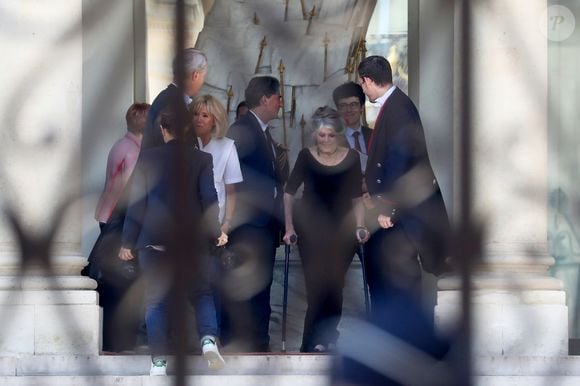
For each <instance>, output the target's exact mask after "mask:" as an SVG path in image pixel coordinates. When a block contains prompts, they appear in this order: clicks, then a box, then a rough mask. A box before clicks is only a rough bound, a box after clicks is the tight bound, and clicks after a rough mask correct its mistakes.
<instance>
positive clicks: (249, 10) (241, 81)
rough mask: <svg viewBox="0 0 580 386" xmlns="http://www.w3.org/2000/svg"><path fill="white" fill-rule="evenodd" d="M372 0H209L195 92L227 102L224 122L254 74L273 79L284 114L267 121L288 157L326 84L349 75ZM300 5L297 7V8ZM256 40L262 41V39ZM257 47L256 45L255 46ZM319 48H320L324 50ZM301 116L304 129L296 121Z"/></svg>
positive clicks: (302, 138) (322, 99) (303, 137)
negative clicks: (205, 63)
mask: <svg viewBox="0 0 580 386" xmlns="http://www.w3.org/2000/svg"><path fill="white" fill-rule="evenodd" d="M375 3H376V1H374V0H373V1H353V0H333V1H324V0H316V1H312V0H304V1H298V0H296V1H287V2H286V1H281V0H278V1H271V0H246V1H229V0H216V1H215V2H214V4H213V7H212V8H211V10H210V11H209V13H208V14H207V16H206V18H205V23H204V28H203V30H202V31H201V33H200V34H199V37H198V40H197V43H196V47H197V48H199V49H201V50H203V51H204V52H205V53H206V54H207V56H208V59H209V62H210V70H209V73H208V75H207V77H206V85H205V86H204V88H203V90H202V93H210V94H212V95H214V96H216V97H217V98H219V99H220V100H222V101H223V102H224V104H228V95H227V91H228V89H229V88H230V87H231V92H232V94H231V97H230V98H229V104H228V105H229V106H230V114H229V117H230V120H233V117H234V115H235V107H236V106H237V104H238V103H239V102H240V101H242V100H243V99H244V89H245V88H246V85H247V84H248V82H249V80H250V79H251V78H252V77H253V76H255V75H273V76H275V77H277V78H279V79H280V78H281V77H280V75H281V72H280V63H282V64H283V67H284V71H283V78H284V90H283V91H284V112H283V113H281V114H280V119H277V120H275V121H273V122H272V123H271V125H272V126H273V127H274V128H276V129H277V130H274V132H273V136H274V137H275V139H277V140H278V141H279V142H282V143H285V144H286V145H287V146H288V147H289V148H290V153H291V159H294V157H295V156H296V155H297V153H298V151H299V150H300V149H301V148H302V147H304V145H307V144H308V143H309V139H310V133H309V127H308V126H309V124H308V121H309V118H310V116H311V115H312V113H313V111H314V110H315V109H316V107H318V106H323V105H330V106H333V105H334V104H333V102H332V91H333V89H334V88H335V87H336V86H338V85H340V84H341V83H344V82H345V81H347V80H348V79H349V77H351V78H352V79H353V80H354V74H352V72H353V71H354V69H353V68H350V71H351V74H352V75H349V72H348V69H349V64H352V63H353V62H354V61H353V60H352V59H351V58H352V57H353V56H354V53H355V52H357V47H358V45H359V42H360V40H361V36H364V34H365V31H366V27H367V26H368V23H369V20H370V16H371V14H372V10H373V9H374V6H375ZM302 4H304V6H302ZM262 42H265V44H263V43H262ZM262 47H263V48H262ZM325 52H326V54H325ZM302 116H304V119H305V121H306V125H305V127H303V128H302V127H301V125H300V122H301V118H302Z"/></svg>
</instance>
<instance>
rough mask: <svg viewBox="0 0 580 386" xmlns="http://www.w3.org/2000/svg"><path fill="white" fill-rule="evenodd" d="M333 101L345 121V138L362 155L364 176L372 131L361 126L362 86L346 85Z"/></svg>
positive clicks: (363, 105)
mask: <svg viewBox="0 0 580 386" xmlns="http://www.w3.org/2000/svg"><path fill="white" fill-rule="evenodd" d="M332 99H334V104H335V105H336V108H337V110H338V113H339V114H340V116H341V118H342V120H343V121H344V127H345V131H344V136H345V138H346V141H347V142H348V146H349V147H350V148H351V149H354V150H356V151H358V152H359V153H360V154H361V169H362V172H363V174H364V172H365V168H366V160H367V157H366V155H367V153H368V151H367V148H368V146H367V144H368V143H369V140H370V138H371V133H372V130H371V129H370V128H369V127H367V126H363V125H362V124H361V116H362V113H363V111H364V108H365V94H364V92H363V90H362V88H361V86H360V85H358V84H356V83H354V82H347V83H344V84H342V85H340V86H338V87H337V88H335V89H334V91H333V92H332Z"/></svg>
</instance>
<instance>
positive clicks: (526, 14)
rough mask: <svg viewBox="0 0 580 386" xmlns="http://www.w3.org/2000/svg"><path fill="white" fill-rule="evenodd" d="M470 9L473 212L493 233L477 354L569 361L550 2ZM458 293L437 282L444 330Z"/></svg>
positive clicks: (481, 4) (476, 317) (476, 326)
mask: <svg viewBox="0 0 580 386" xmlns="http://www.w3.org/2000/svg"><path fill="white" fill-rule="evenodd" d="M471 3H472V16H471V19H472V21H471V27H472V40H471V53H472V70H471V85H472V91H473V93H472V95H471V101H472V103H471V105H472V113H473V115H472V130H473V148H472V157H473V165H474V170H473V174H472V176H473V191H474V193H473V205H474V213H475V215H476V217H477V218H478V219H479V220H480V221H482V222H483V224H484V226H485V232H486V233H485V235H484V244H483V253H484V256H483V264H482V265H481V266H478V267H476V272H475V274H474V277H473V282H472V285H473V296H472V305H473V311H474V313H473V330H472V331H473V337H474V342H473V344H474V345H473V349H474V354H475V355H476V356H561V355H566V354H567V347H568V318H567V307H566V305H565V294H564V292H563V291H562V284H561V282H560V281H559V280H556V279H555V278H552V277H550V276H549V275H548V269H549V267H550V266H551V265H552V264H553V263H554V260H553V258H552V257H550V256H549V255H548V248H547V202H548V196H547V165H548V161H547V130H548V128H547V113H548V103H547V94H548V92H547V39H546V36H545V35H544V34H543V33H542V24H544V26H545V23H546V20H544V19H543V18H545V15H543V13H544V12H545V10H546V5H547V4H546V1H545V0H531V1H530V0H511V1H503V0H484V1H472V2H471ZM459 38H460V36H459V35H458V33H455V40H456V42H459ZM456 47H458V46H456ZM456 74H459V71H458V70H457V71H456ZM456 79H458V77H456ZM459 87H461V85H459V84H458V85H457V87H456V88H455V90H456V91H459V90H460V88H459ZM456 95H458V93H457V94H456ZM456 102H458V101H456ZM456 106H460V104H459V103H456ZM456 111H457V109H456ZM457 114H458V113H456V115H457ZM459 288H460V282H459V279H458V278H456V277H450V278H447V279H442V280H440V281H439V293H438V305H437V307H436V319H437V322H438V323H439V325H440V327H442V328H446V327H448V326H449V325H450V324H451V323H452V322H453V321H454V318H455V317H457V316H458V315H459V313H460V309H459V304H460V292H459Z"/></svg>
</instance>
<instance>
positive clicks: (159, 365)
mask: <svg viewBox="0 0 580 386" xmlns="http://www.w3.org/2000/svg"><path fill="white" fill-rule="evenodd" d="M149 375H151V376H158V375H161V376H164V375H167V361H166V360H165V359H159V358H157V359H153V360H152V362H151V369H150V370H149Z"/></svg>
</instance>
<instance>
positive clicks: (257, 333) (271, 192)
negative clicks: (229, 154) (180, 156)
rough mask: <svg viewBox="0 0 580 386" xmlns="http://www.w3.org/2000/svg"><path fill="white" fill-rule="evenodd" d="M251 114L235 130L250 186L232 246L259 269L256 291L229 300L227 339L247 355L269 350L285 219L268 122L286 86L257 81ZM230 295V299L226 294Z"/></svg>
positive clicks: (243, 189) (243, 194)
mask: <svg viewBox="0 0 580 386" xmlns="http://www.w3.org/2000/svg"><path fill="white" fill-rule="evenodd" d="M245 100H246V103H247V105H248V108H249V109H250V111H249V112H248V113H246V114H245V115H243V116H241V117H240V118H239V119H238V120H237V121H236V122H235V123H234V124H232V126H231V127H230V129H229V133H228V136H229V137H230V138H232V139H233V140H234V141H235V142H236V147H237V150H238V156H239V158H240V166H241V169H242V174H243V175H244V181H243V182H241V183H239V184H238V185H237V203H236V212H235V213H234V218H233V219H232V229H233V230H232V232H231V233H230V235H229V238H230V245H231V246H232V248H233V249H234V251H235V252H236V253H237V254H238V255H240V257H242V259H243V261H244V262H245V265H246V266H247V267H253V271H252V274H253V275H252V277H251V279H249V280H250V281H252V283H248V284H252V289H251V290H250V291H249V293H248V294H247V295H246V296H245V299H244V300H243V301H234V302H231V301H228V302H227V303H229V305H228V307H227V308H228V309H227V310H226V311H227V312H226V314H227V315H226V318H225V320H224V324H223V325H222V337H223V338H224V339H226V338H229V339H230V340H232V341H235V342H236V343H238V344H240V346H239V347H237V349H238V350H239V349H241V350H244V351H258V352H259V351H269V343H270V335H269V332H268V331H269V322H270V313H271V311H272V310H271V308H270V287H271V285H272V273H273V269H274V259H275V255H276V248H277V247H278V245H279V237H280V236H279V234H280V229H281V224H282V222H281V219H282V196H283V193H284V192H283V190H282V183H281V177H280V171H279V169H278V166H277V163H276V158H275V150H274V142H273V140H272V137H271V135H270V128H269V127H268V123H269V122H270V121H271V120H273V119H275V118H277V117H278V112H279V110H280V107H281V96H280V83H279V81H278V80H277V79H276V78H273V77H271V76H260V77H255V78H253V79H252V80H251V81H250V83H249V84H248V87H247V88H246V91H245ZM225 296H226V297H227V296H228V295H227V294H226V295H225Z"/></svg>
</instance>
